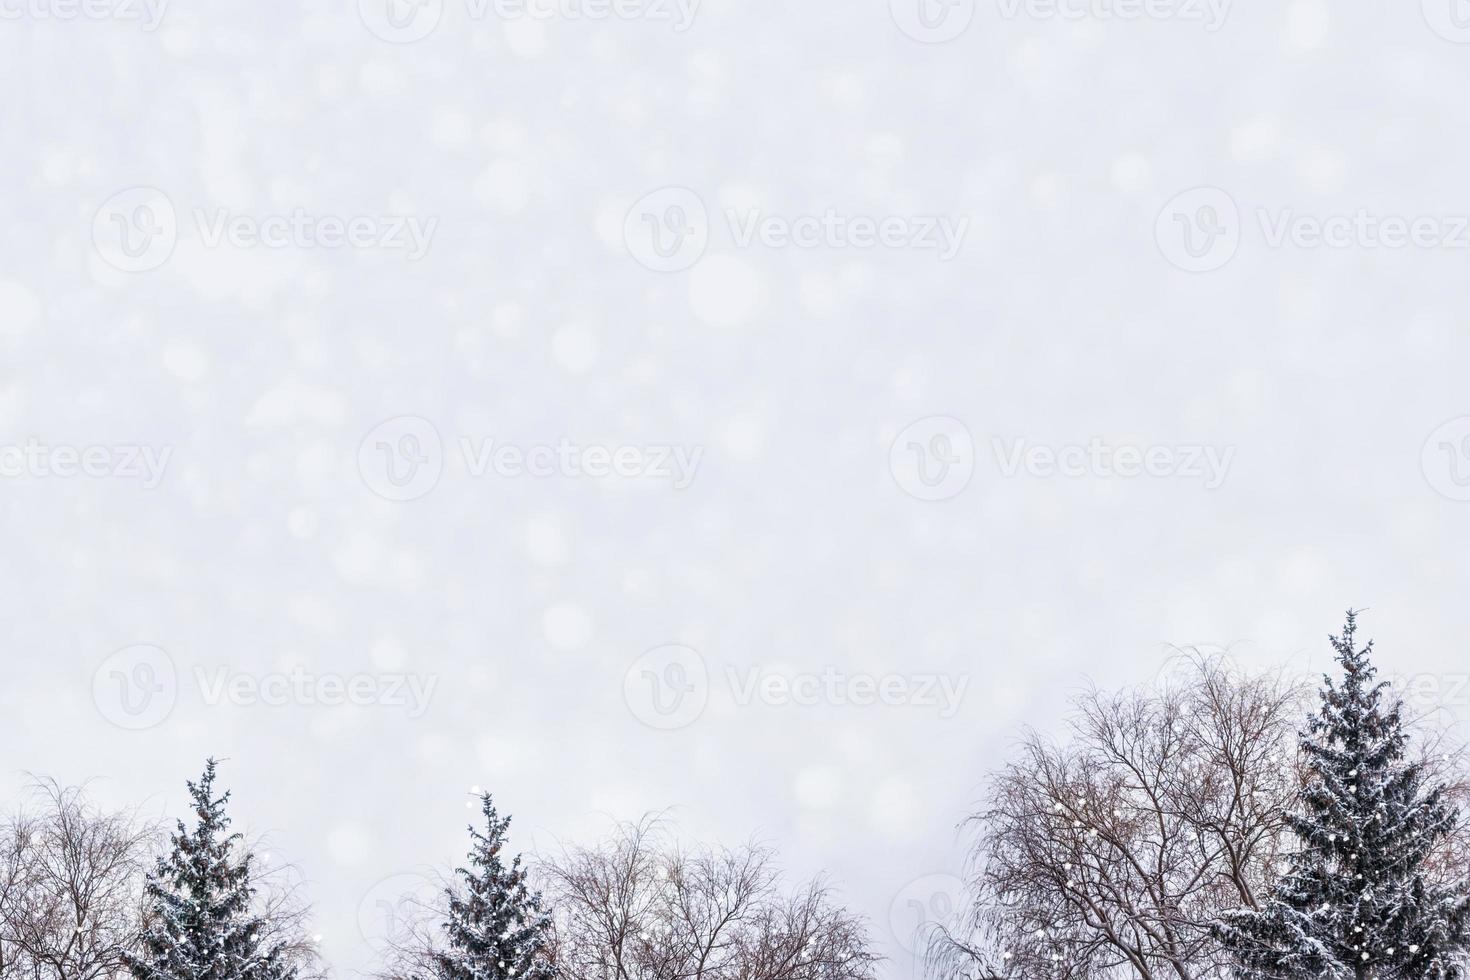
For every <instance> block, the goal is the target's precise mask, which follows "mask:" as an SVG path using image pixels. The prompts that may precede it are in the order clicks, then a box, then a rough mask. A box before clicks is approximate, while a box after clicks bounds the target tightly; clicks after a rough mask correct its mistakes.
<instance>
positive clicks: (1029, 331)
mask: <svg viewBox="0 0 1470 980" xmlns="http://www.w3.org/2000/svg"><path fill="white" fill-rule="evenodd" d="M569 2H570V0H566V2H563V3H562V4H561V5H560V6H558V7H555V8H551V9H549V10H548V9H543V8H536V13H537V15H536V16H532V14H531V13H530V12H528V11H527V9H526V8H525V6H524V5H521V4H516V3H512V2H510V0H504V2H501V3H499V4H498V5H497V4H495V3H493V2H488V0H487V2H486V3H481V2H480V0H423V2H422V3H421V4H418V5H412V4H409V3H408V2H407V0H362V3H361V4H358V3H357V2H356V0H333V2H332V3H330V4H325V5H323V4H315V5H312V4H306V5H294V4H287V3H281V2H275V0H272V2H249V3H247V2H243V0H211V2H209V3H207V4H196V3H188V2H185V0H173V2H172V3H171V4H168V5H167V6H164V7H160V6H159V5H158V0H154V2H153V6H151V7H150V6H148V5H147V4H145V3H144V2H143V0H90V2H89V4H88V5H87V6H85V7H81V6H78V5H75V4H73V3H71V2H70V0H0V14H3V17H0V81H3V82H4V85H5V89H6V91H7V92H8V93H9V97H7V98H6V99H5V100H4V101H3V104H0V134H3V140H4V143H3V149H4V152H3V153H0V178H3V181H4V186H5V188H6V192H5V193H4V194H3V195H0V259H3V261H0V534H3V538H0V540H3V542H4V547H5V552H6V560H5V561H4V563H3V565H0V577H3V579H0V629H3V638H4V644H5V645H4V650H5V653H4V658H5V663H6V665H7V669H6V671H5V674H4V681H3V683H0V799H5V800H12V799H13V798H14V797H15V796H16V794H18V793H19V791H20V789H21V787H22V786H23V784H24V782H25V778H26V777H25V776H24V771H26V770H29V771H33V772H38V773H45V774H50V775H53V776H56V777H58V778H61V779H63V780H82V779H87V778H96V779H97V780H98V782H97V784H96V790H97V793H98V795H99V796H100V797H101V798H103V799H104V800H107V801H110V802H123V801H145V802H146V803H147V805H148V806H149V807H150V808H151V812H158V813H162V812H165V811H167V812H169V813H177V812H178V810H179V806H180V803H181V801H182V799H183V781H184V780H185V779H186V778H188V777H192V776H193V775H195V774H197V772H198V770H199V768H200V766H201V765H202V762H203V759H204V757H205V756H206V755H208V754H210V753H213V754H216V755H218V756H220V757H223V758H227V759H228V760H229V762H228V763H227V764H226V765H225V767H224V769H223V780H224V781H225V782H226V783H227V784H228V785H229V786H231V787H232V788H233V789H234V790H235V791H236V794H237V806H236V813H237V814H238V815H239V817H240V818H241V820H242V821H243V822H244V823H245V824H246V825H248V826H249V827H250V828H251V829H255V830H269V831H272V832H273V836H274V838H275V850H276V852H277V853H279V854H280V855H282V856H284V857H286V858H288V859H290V860H292V861H294V862H296V863H297V864H298V865H299V866H300V867H301V869H302V871H303V873H304V874H305V875H306V877H307V878H308V880H309V882H310V889H311V894H312V897H313V899H314V900H315V902H316V905H317V908H318V928H319V929H320V931H321V933H322V935H323V943H324V947H325V949H326V951H327V954H328V956H329V958H330V959H331V960H332V962H333V963H335V964H336V965H337V966H338V967H339V969H340V970H341V971H342V973H343V975H344V976H350V975H351V974H352V971H354V970H359V969H363V968H366V967H368V966H370V965H371V961H372V952H371V942H370V940H371V938H372V935H373V934H374V929H375V928H377V926H376V925H375V922H376V919H375V915H376V913H375V911H374V910H375V909H376V908H377V906H376V902H377V898H378V897H380V896H381V893H382V890H381V889H380V890H378V891H375V890H374V889H375V886H376V885H377V884H378V883H379V882H380V881H382V880H383V879H385V878H390V877H392V876H395V875H401V874H405V873H411V872H413V871H415V870H416V869H419V868H421V867H424V866H427V865H435V864H443V863H447V862H448V861H449V860H450V859H451V858H454V857H456V856H458V855H459V854H460V853H461V852H462V850H463V825H464V823H465V822H466V819H467V818H468V817H469V816H470V814H469V812H468V811H466V810H465V809H464V806H463V804H464V800H465V793H466V791H467V790H468V789H469V788H470V787H471V786H473V785H481V786H485V787H487V788H489V789H491V790H492V791H493V792H494V793H495V794H496V796H497V799H498V800H499V802H500V803H501V806H502V808H503V809H504V810H507V811H509V812H511V813H513V814H514V815H515V816H516V822H515V826H514V837H515V840H514V843H515V844H516V846H518V847H520V848H523V849H526V850H532V849H537V848H540V849H555V848H556V847H557V846H558V842H561V841H587V840H590V839H592V837H593V836H595V835H596V834H597V833H598V832H600V831H601V830H603V829H605V828H606V826H607V821H608V820H609V819H612V818H630V817H635V816H637V815H639V814H642V813H644V812H645V811H649V810H654V809H659V808H665V807H675V808H677V809H676V811H675V813H676V815H677V817H678V819H679V822H680V824H681V826H682V827H683V829H684V830H685V831H687V832H688V833H689V834H690V835H691V836H696V837H700V838H703V839H706V840H711V841H723V842H730V843H733V842H738V841H741V840H744V839H746V838H748V837H750V836H751V835H758V836H760V837H762V838H764V839H765V840H767V841H769V842H771V843H772V844H774V845H775V846H777V847H778V848H779V850H780V852H781V854H782V858H783V863H784V864H785V866H786V867H788V868H789V869H790V871H791V872H792V874H793V875H810V874H815V873H818V872H826V873H827V874H829V875H830V877H831V881H832V883H833V885H834V886H835V887H837V888H838V889H840V891H841V894H842V895H843V897H844V898H845V900H846V901H848V902H849V903H850V904H851V905H852V906H853V907H855V908H856V909H857V910H859V911H860V912H862V913H863V914H865V915H866V916H868V917H869V918H870V920H871V921H872V924H873V929H874V934H875V936H876V937H877V939H878V941H879V943H880V945H881V946H882V948H883V950H884V951H885V952H886V953H888V954H889V955H890V956H891V957H892V958H891V960H890V962H889V963H888V965H887V967H886V976H887V977H888V978H891V980H900V978H901V980H910V978H913V977H915V976H917V972H916V969H915V965H914V963H913V961H912V960H911V958H910V957H909V956H908V954H907V952H906V950H905V943H904V941H905V940H906V939H907V938H908V933H909V931H910V930H911V929H912V927H913V925H914V924H915V923H916V922H917V921H918V917H919V910H920V909H923V908H925V907H928V908H929V909H931V910H935V909H942V907H943V903H944V901H945V898H946V895H947V894H948V891H947V890H948V889H950V888H951V885H950V884H949V881H950V879H949V878H947V877H945V876H949V875H953V874H955V873H956V872H958V871H959V870H960V868H961V864H960V860H961V856H962V848H961V845H960V842H959V840H958V839H957V836H956V825H957V824H958V823H959V821H960V820H961V819H962V818H963V816H964V815H965V813H966V812H967V809H968V808H969V807H971V806H972V805H973V804H974V803H975V802H976V801H977V800H978V799H979V794H980V790H981V786H982V783H983V779H984V774H985V773H986V772H987V771H988V770H989V769H991V768H993V767H994V766H996V765H997V764H998V763H999V762H1000V761H1002V760H1003V759H1004V758H1005V756H1006V753H1007V752H1008V751H1009V746H1010V745H1011V744H1012V740H1013V738H1014V736H1015V734H1016V733H1017V731H1018V730H1019V728H1020V726H1023V725H1026V724H1032V725H1037V726H1041V727H1043V728H1050V727H1055V726H1056V725H1057V722H1058V719H1059V718H1060V717H1061V713H1062V711H1063V708H1064V705H1065V700H1066V697H1067V694H1068V692H1069V691H1072V690H1074V689H1076V688H1077V687H1078V686H1079V685H1081V684H1083V683H1085V682H1086V681H1087V680H1088V679H1093V680H1096V681H1097V682H1099V683H1102V684H1107V685H1120V684H1131V683H1142V682H1146V681H1147V680H1148V679H1149V678H1151V677H1152V676H1154V675H1155V673H1156V672H1157V671H1158V670H1159V668H1160V666H1161V664H1162V663H1163V662H1164V660H1165V658H1166V657H1167V655H1168V651H1169V648H1170V645H1190V644H1234V645H1235V646H1236V648H1237V651H1238V653H1239V655H1240V657H1241V658H1242V659H1243V660H1245V661H1247V662H1248V663H1251V664H1257V665H1266V664H1274V663H1284V662H1289V663H1291V664H1292V665H1294V666H1296V667H1305V666H1309V665H1311V666H1322V665H1324V664H1325V663H1326V662H1327V659H1328V658H1327V649H1326V644H1325V640H1324V637H1325V634H1326V633H1327V632H1328V631H1329V630H1332V629H1334V628H1335V627H1336V626H1337V625H1338V624H1339V623H1340V620H1341V613H1342V611H1343V609H1345V608H1346V607H1347V606H1348V605H1349V604H1353V605H1358V606H1368V607H1370V609H1371V611H1370V612H1369V613H1368V614H1367V615H1366V616H1365V618H1364V620H1363V623H1364V630H1365V632H1367V633H1368V634H1370V635H1374V636H1376V637H1378V639H1379V641H1380V647H1381V656H1382V659H1383V661H1384V664H1385V667H1386V669H1388V670H1389V671H1390V672H1393V673H1404V674H1427V675H1431V676H1432V677H1434V678H1437V680H1436V683H1442V684H1443V685H1444V688H1445V691H1446V695H1447V696H1448V697H1449V698H1450V699H1451V700H1452V701H1455V707H1457V708H1458V709H1459V710H1461V711H1463V710H1466V708H1465V705H1470V693H1467V692H1466V691H1465V690H1464V689H1463V688H1461V687H1459V686H1458V685H1459V680H1457V679H1463V674H1462V673H1456V672H1457V671H1459V672H1463V671H1465V669H1466V668H1465V667H1464V664H1465V645H1464V644H1465V641H1464V637H1465V635H1466V633H1467V625H1470V624H1467V623H1466V604H1465V601H1464V596H1465V594H1466V589H1467V586H1470V575H1467V572H1466V563H1465V561H1464V549H1465V542H1466V541H1467V532H1470V502H1466V501H1467V500H1470V388H1467V386H1466V383H1465V364H1466V358H1467V355H1470V330H1467V323H1466V311H1467V309H1470V302H1467V301H1470V276H1467V275H1466V268H1467V266H1466V263H1467V261H1470V231H1467V229H1466V227H1465V225H1466V218H1465V216H1466V215H1467V214H1470V195H1467V193H1466V190H1465V187H1466V185H1465V176H1464V175H1465V170H1464V163H1465V160H1466V159H1467V156H1470V132H1467V131H1466V130H1465V128H1464V127H1463V126H1460V125H1458V121H1459V120H1460V119H1462V117H1463V115H1464V113H1463V105H1464V93H1465V91H1466V86H1467V82H1470V44H1467V43H1465V42H1470V9H1463V8H1464V3H1463V0H1424V4H1423V5H1422V7H1421V5H1420V4H1419V2H1418V0H1413V2H1407V3H1398V4H1391V5H1386V6H1383V7H1381V8H1380V6H1379V5H1369V4H1329V3H1328V2H1327V0H1283V2H1271V3H1266V2H1259V0H1251V2H1244V0H1236V2H1235V3H1225V4H1222V2H1221V0H1215V2H1214V3H1213V4H1212V3H1209V2H1206V0H1149V2H1148V3H1146V4H1145V3H1143V2H1136V0H1055V2H1053V0H951V2H950V3H949V4H948V5H946V4H944V3H941V2H940V0H893V2H892V3H889V0H843V2H838V0H809V2H802V3H779V2H775V0H704V2H703V3H701V4H698V5H697V6H694V7H691V6H690V5H689V4H688V3H687V2H686V3H685V4H684V5H683V6H680V5H679V4H678V3H676V2H674V0H618V3H617V4H616V5H613V4H610V3H605V4H603V5H601V6H598V4H597V0H591V4H590V5H588V6H576V5H575V4H572V5H568V3H569ZM1058 3H1060V6H1058V5H1057V4H1058ZM1456 3H1459V4H1460V7H1459V8H1457V7H1456V6H1455V4H1456ZM389 4H391V5H392V6H389ZM1462 24H1463V25H1466V26H1463V27H1462V26H1461V25H1462ZM1450 688H1454V689H1455V691H1457V692H1459V693H1450ZM341 701H347V702H350V703H339V702H341ZM388 890H391V886H390V887H389V889H388Z"/></svg>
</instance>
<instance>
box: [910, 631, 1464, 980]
mask: <svg viewBox="0 0 1470 980" xmlns="http://www.w3.org/2000/svg"><path fill="white" fill-rule="evenodd" d="M1329 640H1330V642H1331V645H1332V650H1333V653H1334V657H1335V663H1336V673H1335V676H1323V677H1322V679H1321V682H1320V684H1318V685H1315V691H1313V690H1312V689H1311V688H1309V687H1307V686H1305V685H1303V684H1300V683H1294V682H1292V681H1290V680H1288V679H1286V678H1284V677H1282V676H1279V675H1274V674H1268V675H1248V674H1245V673H1242V672H1240V671H1238V670H1236V669H1234V668H1232V667H1231V666H1230V664H1229V663H1228V662H1227V661H1225V660H1224V659H1222V658H1219V657H1209V656H1202V655H1198V654H1194V655H1190V656H1187V657H1186V658H1184V660H1183V662H1182V663H1180V664H1178V665H1177V666H1176V669H1175V670H1173V671H1171V672H1169V673H1168V674H1166V675H1165V676H1164V677H1163V678H1162V679H1161V680H1160V681H1158V682H1157V683H1154V684H1150V685H1148V686H1146V687H1142V688H1138V689H1135V690H1131V691H1124V692H1115V693H1109V692H1103V691H1099V690H1096V689H1091V690H1088V691H1085V692H1084V693H1082V694H1081V695H1079V696H1078V697H1076V698H1075V700H1074V703H1073V708H1074V711H1073V713H1072V716H1071V718H1070V721H1069V724H1068V728H1067V730H1066V731H1065V732H1064V734H1063V735H1062V737H1060V738H1052V737H1048V736H1046V735H1044V734H1042V733H1039V732H1036V731H1026V732H1024V733H1023V735H1022V737H1021V740H1020V745H1019V748H1018V751H1017V753H1016V757H1015V758H1014V759H1012V760H1011V761H1009V762H1008V763H1006V764H1005V765H1004V766H1002V767H1001V768H1000V769H999V770H998V771H996V772H995V773H994V774H993V775H992V778H991V780H990V782H989V786H988V792H987V795H986V798H985V801H984V804H983V805H982V806H981V807H980V808H979V809H977V810H976V811H975V812H974V813H973V814H972V815H971V816H970V818H969V820H968V821H967V826H968V828H969V829H970V830H971V831H972V832H973V838H972V846H971V851H970V864H969V870H968V873H967V880H966V885H967V888H968V895H967V897H966V900H965V902H964V903H963V912H962V914H961V915H959V916H958V917H957V918H956V919H955V920H954V921H950V922H945V923H939V924H937V925H936V926H935V927H934V929H933V930H932V935H931V943H930V946H929V949H930V962H931V964H932V966H933V968H934V972H935V974H936V976H937V977H939V978H940V980H974V978H981V980H983V978H997V980H998V978H1016V980H1030V978H1036V980H1041V978H1046V980H1083V978H1088V980H1091V978H1108V980H1111V978H1119V980H1122V978H1137V980H1164V978H1170V980H1215V978H1225V977H1239V978H1242V980H1456V978H1459V977H1461V976H1463V975H1464V972H1465V966H1466V962H1467V948H1470V861H1467V857H1470V828H1467V824H1466V821H1465V819H1464V816H1463V813H1464V811H1463V809H1462V807H1461V804H1463V803H1464V801H1465V800H1466V798H1467V795H1470V794H1467V781H1466V779H1465V777H1464V773H1463V767H1462V766H1461V763H1460V753H1459V752H1458V750H1455V749H1452V748H1451V747H1450V746H1449V745H1448V742H1447V739H1446V736H1445V734H1444V733H1443V732H1438V731H1434V730H1432V729H1430V728H1429V727H1427V726H1424V725H1418V724H1416V723H1415V720H1414V719H1412V718H1407V717H1405V707H1404V704H1403V703H1402V700H1401V699H1399V698H1397V697H1396V696H1395V695H1394V693H1393V691H1392V687H1391V685H1389V684H1388V683H1386V682H1383V681H1380V680H1378V679H1377V672H1376V668H1375V666H1374V664H1373V645H1372V643H1371V642H1369V643H1367V644H1364V645H1361V646H1360V645H1359V644H1358V641H1357V615H1356V613H1353V612H1349V613H1348V615H1347V619H1346V623H1345V625H1344V626H1343V628H1342V631H1341V632H1340V633H1339V634H1338V635H1336V636H1332V637H1329ZM1313 702H1315V704H1313Z"/></svg>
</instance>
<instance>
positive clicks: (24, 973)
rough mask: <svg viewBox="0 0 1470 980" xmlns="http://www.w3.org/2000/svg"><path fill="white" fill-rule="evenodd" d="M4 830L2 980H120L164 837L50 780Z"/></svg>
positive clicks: (0, 838)
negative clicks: (148, 867) (145, 878)
mask: <svg viewBox="0 0 1470 980" xmlns="http://www.w3.org/2000/svg"><path fill="white" fill-rule="evenodd" d="M35 796H36V800H37V806H36V807H35V808H34V809H33V811H32V812H29V813H27V812H25V811H22V812H21V813H20V814H18V815H16V816H14V817H12V818H10V819H9V820H7V821H6V822H5V823H4V824H3V825H0V980H111V978H113V977H115V976H117V975H118V974H119V973H121V972H122V971H123V967H124V960H123V955H124V953H125V952H126V951H127V950H128V949H129V947H130V945H131V943H132V942H133V940H134V939H135V937H136V936H137V933H138V927H139V923H140V922H141V917H142V897H141V896H142V873H143V868H144V864H145V863H146V861H147V858H148V854H149V852H150V849H151V847H152V844H153V842H154V840H155V828H153V827H152V826H150V825H148V824H145V823H143V822H141V821H139V820H138V819H137V817H136V815H135V814H134V813H132V812H122V813H107V812H104V811H102V810H100V809H99V808H97V807H96V806H94V805H92V804H91V803H90V802H89V801H88V800H87V798H86V795H85V793H84V791H83V790H82V789H80V788H74V787H73V788H65V787H62V786H60V785H58V784H57V783H55V782H53V781H50V780H41V781H38V782H37V784H36V787H35Z"/></svg>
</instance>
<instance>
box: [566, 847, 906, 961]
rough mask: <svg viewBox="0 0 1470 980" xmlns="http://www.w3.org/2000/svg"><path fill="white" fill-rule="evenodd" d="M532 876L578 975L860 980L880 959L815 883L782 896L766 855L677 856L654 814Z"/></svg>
mask: <svg viewBox="0 0 1470 980" xmlns="http://www.w3.org/2000/svg"><path fill="white" fill-rule="evenodd" d="M542 871H543V874H544V877H545V880H546V882H547V884H548V886H549V897H550V904H551V907H552V909H553V911H554V913H555V915H556V926H557V929H556V940H555V945H554V957H555V960H556V966H557V969H558V971H559V972H560V974H561V975H562V976H565V977H569V978H576V980H869V978H871V977H872V976H873V972H874V967H875V964H876V963H877V962H878V960H879V957H878V956H877V955H875V954H874V953H873V952H872V951H871V949H870V948H869V944H868V938H867V933H866V928H865V925H864V923H863V922H862V921H861V920H860V919H859V918H857V917H856V916H854V915H852V914H851V913H849V912H848V911H847V910H845V909H843V908H841V907H840V906H838V905H836V904H835V903H834V902H833V901H832V897H831V895H830V893H829V892H828V890H827V889H826V887H825V886H824V885H823V884H822V883H821V882H812V883H809V884H807V885H805V886H803V887H801V888H799V889H798V890H797V891H796V892H795V893H794V894H788V893H787V892H785V891H784V890H783V889H782V888H781V881H780V875H779V874H778V872H777V871H776V868H775V865H774V856H773V854H772V853H771V852H770V851H769V850H768V849H766V848H763V847H759V846H754V845H749V846H745V847H740V848H736V849H723V848H707V849H698V850H692V851H691V850H687V849H685V848H682V847H680V846H679V845H678V844H677V843H675V842H674V841H673V840H672V838H671V836H670V835H669V834H668V833H667V828H666V827H665V826H664V825H663V824H662V823H661V822H660V821H659V820H658V819H656V818H649V819H645V820H643V821H640V822H638V823H635V824H626V825H621V826H619V827H618V829H617V831H616V833H615V834H614V835H613V836H612V837H611V838H610V839H609V840H607V841H606V842H604V843H603V844H602V845H601V846H597V847H592V848H575V849H571V850H569V851H567V852H566V853H564V854H563V855H562V857H561V858H560V859H559V860H555V861H552V862H549V863H548V864H547V865H546V866H544V867H543V869H542Z"/></svg>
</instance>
